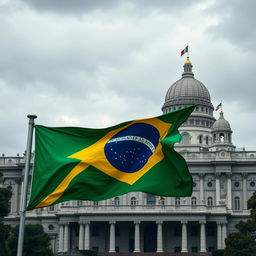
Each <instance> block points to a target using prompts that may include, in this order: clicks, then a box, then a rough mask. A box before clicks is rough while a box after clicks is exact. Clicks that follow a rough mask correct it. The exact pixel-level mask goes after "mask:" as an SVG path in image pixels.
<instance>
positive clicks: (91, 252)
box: [79, 250, 98, 256]
mask: <svg viewBox="0 0 256 256" xmlns="http://www.w3.org/2000/svg"><path fill="white" fill-rule="evenodd" d="M79 252H81V253H82V254H83V255H85V256H97V255H98V252H96V251H94V250H79Z"/></svg>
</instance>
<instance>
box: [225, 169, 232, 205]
mask: <svg viewBox="0 0 256 256" xmlns="http://www.w3.org/2000/svg"><path fill="white" fill-rule="evenodd" d="M226 175H227V206H228V209H230V210H231V209H232V190H231V189H232V187H231V176H232V174H231V173H227V174H226Z"/></svg>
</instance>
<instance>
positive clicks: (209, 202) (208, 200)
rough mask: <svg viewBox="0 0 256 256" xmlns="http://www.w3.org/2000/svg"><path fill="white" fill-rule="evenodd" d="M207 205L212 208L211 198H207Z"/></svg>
mask: <svg viewBox="0 0 256 256" xmlns="http://www.w3.org/2000/svg"><path fill="white" fill-rule="evenodd" d="M207 205H208V206H213V198H212V197H211V196H209V197H208V198H207Z"/></svg>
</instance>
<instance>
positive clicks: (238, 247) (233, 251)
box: [224, 192, 256, 256]
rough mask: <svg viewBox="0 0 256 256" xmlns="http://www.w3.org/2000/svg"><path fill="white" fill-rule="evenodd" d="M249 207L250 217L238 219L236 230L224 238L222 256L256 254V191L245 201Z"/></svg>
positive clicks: (249, 255) (250, 255)
mask: <svg viewBox="0 0 256 256" xmlns="http://www.w3.org/2000/svg"><path fill="white" fill-rule="evenodd" d="M247 204H248V209H251V213H250V217H251V218H250V219H249V220H247V221H240V222H239V223H238V224H237V226H236V228H237V229H238V232H234V233H231V234H229V236H228V237H227V238H226V240H225V243H226V248H225V253H224V256H255V255H256V240H255V238H256V192H254V193H253V195H252V197H251V198H250V199H249V200H248V201H247Z"/></svg>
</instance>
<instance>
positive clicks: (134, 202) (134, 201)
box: [131, 196, 136, 207]
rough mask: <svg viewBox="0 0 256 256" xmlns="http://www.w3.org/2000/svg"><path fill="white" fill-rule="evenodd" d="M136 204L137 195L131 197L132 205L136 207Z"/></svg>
mask: <svg viewBox="0 0 256 256" xmlns="http://www.w3.org/2000/svg"><path fill="white" fill-rule="evenodd" d="M135 205H136V197H134V196H133V197H132V198H131V206H132V207H134V206H135Z"/></svg>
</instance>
